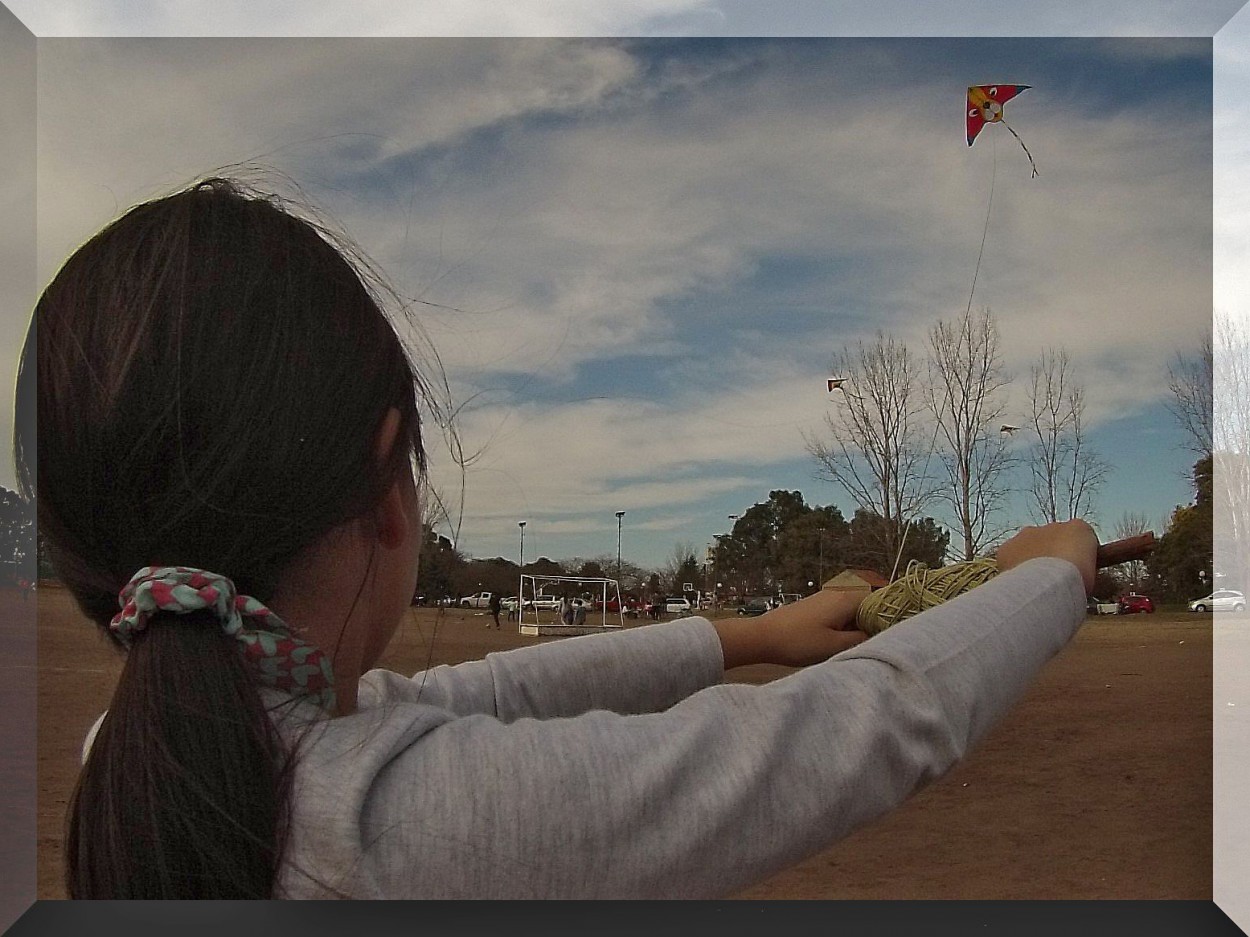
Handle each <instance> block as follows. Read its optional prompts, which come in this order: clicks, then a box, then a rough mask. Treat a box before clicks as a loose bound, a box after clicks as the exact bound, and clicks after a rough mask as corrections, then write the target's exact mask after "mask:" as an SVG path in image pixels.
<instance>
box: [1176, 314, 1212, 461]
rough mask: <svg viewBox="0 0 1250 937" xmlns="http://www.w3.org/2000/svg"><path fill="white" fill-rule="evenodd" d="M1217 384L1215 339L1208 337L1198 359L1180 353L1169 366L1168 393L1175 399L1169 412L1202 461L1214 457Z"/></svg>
mask: <svg viewBox="0 0 1250 937" xmlns="http://www.w3.org/2000/svg"><path fill="white" fill-rule="evenodd" d="M1214 383H1215V355H1214V353H1213V349H1212V345H1211V336H1210V335H1204V336H1203V338H1202V342H1201V344H1200V345H1199V348H1198V357H1197V358H1186V357H1185V356H1184V355H1182V354H1180V353H1179V352H1177V355H1176V360H1175V361H1174V362H1173V363H1172V364H1170V365H1169V366H1168V390H1170V391H1171V392H1172V399H1171V401H1170V402H1169V403H1168V405H1167V406H1168V409H1169V410H1170V411H1172V414H1173V415H1174V416H1175V417H1176V419H1177V420H1179V421H1180V424H1181V426H1182V427H1183V428H1184V429H1185V432H1186V433H1187V434H1188V437H1189V443H1188V446H1189V448H1190V449H1191V450H1193V451H1194V452H1196V453H1197V454H1198V455H1199V457H1208V458H1209V457H1210V456H1211V454H1212V453H1213V452H1214V451H1215V449H1214V434H1213V426H1212V423H1213V420H1214V413H1215V410H1214Z"/></svg>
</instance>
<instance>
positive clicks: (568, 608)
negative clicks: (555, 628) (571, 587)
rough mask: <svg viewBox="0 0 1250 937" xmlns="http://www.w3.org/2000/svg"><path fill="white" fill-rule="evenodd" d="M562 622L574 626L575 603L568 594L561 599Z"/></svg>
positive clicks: (567, 625)
mask: <svg viewBox="0 0 1250 937" xmlns="http://www.w3.org/2000/svg"><path fill="white" fill-rule="evenodd" d="M560 624H562V625H564V626H566V627H570V628H571V627H572V626H573V603H572V602H570V601H569V597H568V596H567V595H566V596H564V598H562V599H561V600H560Z"/></svg>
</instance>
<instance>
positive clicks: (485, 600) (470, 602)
mask: <svg viewBox="0 0 1250 937" xmlns="http://www.w3.org/2000/svg"><path fill="white" fill-rule="evenodd" d="M490 595H491V594H490V593H489V592H475V593H474V594H473V595H466V596H465V597H464V598H463V599H461V600H460V607H461V608H490Z"/></svg>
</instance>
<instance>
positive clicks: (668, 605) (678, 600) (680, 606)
mask: <svg viewBox="0 0 1250 937" xmlns="http://www.w3.org/2000/svg"><path fill="white" fill-rule="evenodd" d="M664 611H665V612H667V613H668V614H670V615H689V614H690V613H691V611H693V609H692V608H691V605H690V600H689V599H687V598H684V597H683V596H680V595H671V596H669V597H668V598H667V599H665V600H664Z"/></svg>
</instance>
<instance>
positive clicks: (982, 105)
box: [967, 85, 1037, 176]
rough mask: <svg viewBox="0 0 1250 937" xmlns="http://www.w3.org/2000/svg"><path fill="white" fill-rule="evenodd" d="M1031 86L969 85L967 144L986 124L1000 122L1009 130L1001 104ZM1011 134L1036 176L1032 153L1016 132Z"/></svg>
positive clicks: (970, 144)
mask: <svg viewBox="0 0 1250 937" xmlns="http://www.w3.org/2000/svg"><path fill="white" fill-rule="evenodd" d="M1031 87H1032V85H969V86H968V109H967V118H968V146H972V141H973V140H975V139H976V138H977V134H979V133H980V132H981V128H982V127H984V126H985V125H986V124H1002V125H1003V126H1004V127H1006V128H1007V129H1008V130H1011V127H1010V125H1008V123H1007V122H1006V121H1005V120H1003V105H1004V104H1006V103H1007V102H1008V101H1010V100H1011V99H1012V98H1014V97H1015V96H1016V95H1017V94H1019V93H1020V92H1021V91H1027V90H1028V89H1029V88H1031ZM1011 135H1012V136H1013V137H1015V138H1016V141H1017V142H1018V143H1019V144H1020V146H1021V147H1023V149H1024V155H1025V156H1027V157H1028V158H1029V165H1030V166H1032V167H1033V175H1034V176H1036V175H1037V164H1036V163H1034V162H1033V154H1032V153H1030V152H1029V148H1028V147H1027V146H1025V145H1024V141H1023V140H1021V139H1020V135H1019V134H1018V133H1016V132H1015V131H1014V130H1011Z"/></svg>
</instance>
